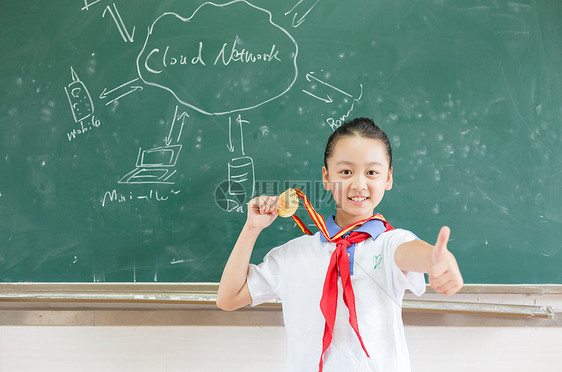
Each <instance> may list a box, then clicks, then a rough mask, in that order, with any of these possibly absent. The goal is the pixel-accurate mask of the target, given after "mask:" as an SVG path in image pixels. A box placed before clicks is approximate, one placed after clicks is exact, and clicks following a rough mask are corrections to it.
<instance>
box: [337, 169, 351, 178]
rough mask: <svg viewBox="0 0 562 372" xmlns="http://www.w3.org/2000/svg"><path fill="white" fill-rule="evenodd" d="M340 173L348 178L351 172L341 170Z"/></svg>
mask: <svg viewBox="0 0 562 372" xmlns="http://www.w3.org/2000/svg"><path fill="white" fill-rule="evenodd" d="M340 173H341V174H343V175H346V176H349V175H350V174H351V171H350V170H347V169H346V170H342V171H341V172H340Z"/></svg>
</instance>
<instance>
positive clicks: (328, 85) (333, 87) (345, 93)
mask: <svg viewBox="0 0 562 372" xmlns="http://www.w3.org/2000/svg"><path fill="white" fill-rule="evenodd" d="M306 80H308V81H310V82H311V81H312V80H316V81H317V82H319V83H320V84H323V85H325V86H327V87H330V88H332V89H334V90H336V91H338V92H340V93H341V94H344V95H346V96H348V97H350V98H353V96H352V95H351V94H349V93H347V92H344V91H343V90H341V89H338V88H336V87H335V86H333V85H330V84H328V83H326V82H325V81H322V80H320V79H318V78H317V77H316V76H314V72H310V73H308V74H306Z"/></svg>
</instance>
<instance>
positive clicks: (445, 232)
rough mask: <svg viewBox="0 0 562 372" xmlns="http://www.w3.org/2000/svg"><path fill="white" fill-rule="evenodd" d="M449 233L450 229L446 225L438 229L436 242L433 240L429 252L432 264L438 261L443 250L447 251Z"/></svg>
mask: <svg viewBox="0 0 562 372" xmlns="http://www.w3.org/2000/svg"><path fill="white" fill-rule="evenodd" d="M450 235H451V229H449V228H448V227H447V226H443V227H442V228H441V230H439V235H438V236H437V242H435V246H433V251H432V254H431V259H432V260H433V263H434V264H436V263H438V262H439V261H440V259H441V257H442V256H443V255H444V254H445V252H447V242H448V241H449V236H450Z"/></svg>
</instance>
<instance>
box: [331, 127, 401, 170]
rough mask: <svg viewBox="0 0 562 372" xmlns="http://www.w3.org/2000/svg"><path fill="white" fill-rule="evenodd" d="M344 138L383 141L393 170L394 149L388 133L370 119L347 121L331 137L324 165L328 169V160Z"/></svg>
mask: <svg viewBox="0 0 562 372" xmlns="http://www.w3.org/2000/svg"><path fill="white" fill-rule="evenodd" d="M344 136H360V137H366V138H371V139H375V140H379V141H382V143H383V144H384V146H385V148H386V157H387V158H388V165H389V166H388V168H389V169H390V168H392V148H391V147H390V141H389V140H388V137H387V135H386V133H385V132H383V131H382V129H381V128H379V127H378V126H377V125H376V124H375V123H374V122H373V121H372V120H371V119H369V118H356V119H353V120H349V121H346V122H345V123H343V124H342V126H341V127H339V128H338V129H336V130H335V131H334V133H332V134H331V135H330V138H328V143H327V144H326V151H324V165H325V166H326V168H328V162H327V160H328V158H329V157H330V156H332V153H333V152H334V148H335V146H336V143H337V142H338V140H339V139H340V138H341V137H344Z"/></svg>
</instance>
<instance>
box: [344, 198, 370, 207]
mask: <svg viewBox="0 0 562 372" xmlns="http://www.w3.org/2000/svg"><path fill="white" fill-rule="evenodd" d="M348 199H349V200H350V201H351V202H352V203H353V204H356V205H361V204H363V202H364V201H365V200H367V199H369V198H368V197H367V196H353V197H350V198H348Z"/></svg>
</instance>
